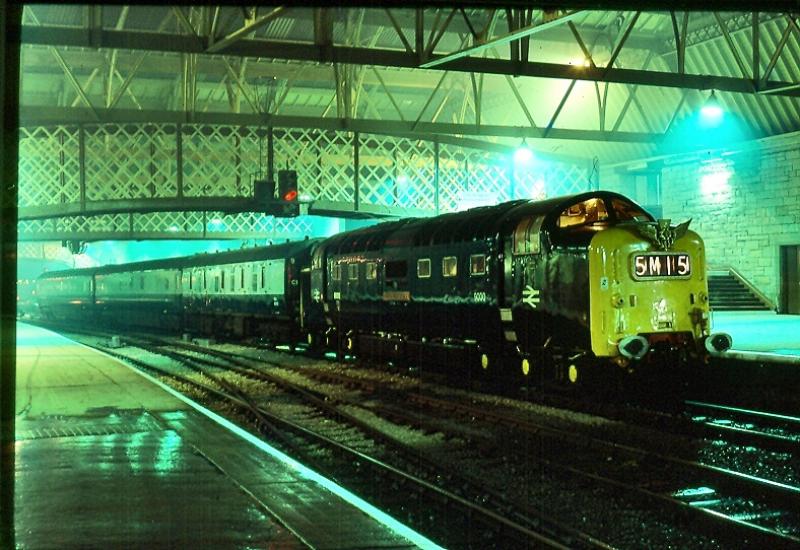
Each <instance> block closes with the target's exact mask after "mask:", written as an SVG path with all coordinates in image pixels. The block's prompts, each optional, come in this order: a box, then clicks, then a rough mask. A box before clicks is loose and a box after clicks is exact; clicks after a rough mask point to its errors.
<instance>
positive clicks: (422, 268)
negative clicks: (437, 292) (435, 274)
mask: <svg viewBox="0 0 800 550" xmlns="http://www.w3.org/2000/svg"><path fill="white" fill-rule="evenodd" d="M430 276H431V260H430V258H420V259H419V260H417V277H419V278H420V279H427V278H428V277H430Z"/></svg>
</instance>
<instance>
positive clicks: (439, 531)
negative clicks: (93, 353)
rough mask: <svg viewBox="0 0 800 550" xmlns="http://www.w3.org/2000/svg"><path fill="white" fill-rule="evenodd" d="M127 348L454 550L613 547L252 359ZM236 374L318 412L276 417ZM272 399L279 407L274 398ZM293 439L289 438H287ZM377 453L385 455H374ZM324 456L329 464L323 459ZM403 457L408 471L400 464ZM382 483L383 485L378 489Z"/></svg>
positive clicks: (188, 349) (162, 347)
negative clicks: (160, 363) (179, 368)
mask: <svg viewBox="0 0 800 550" xmlns="http://www.w3.org/2000/svg"><path fill="white" fill-rule="evenodd" d="M129 343H131V344H133V345H137V346H142V347H145V348H147V349H149V350H150V351H152V352H153V353H156V354H158V355H162V356H166V357H168V358H170V359H173V360H175V361H177V362H179V363H181V364H182V365H185V366H186V367H187V368H189V369H191V370H192V371H193V372H195V373H197V374H199V375H201V376H202V377H203V378H206V379H208V380H210V381H211V382H212V383H211V384H209V383H207V382H206V383H203V382H199V381H197V380H195V379H193V378H192V377H190V376H185V375H181V374H179V373H176V372H171V371H169V370H166V369H164V368H161V367H155V366H154V365H152V364H148V363H147V362H144V361H141V360H136V359H131V358H130V357H129V356H128V355H127V354H119V353H118V352H115V351H113V350H111V351H112V353H114V354H116V355H120V356H121V357H122V358H124V359H125V360H127V361H132V362H135V363H136V364H137V365H138V366H139V367H141V368H145V369H147V370H149V371H151V372H155V373H157V374H159V375H160V376H165V377H168V378H170V379H173V380H176V381H178V382H179V383H180V384H183V385H189V386H192V387H195V388H196V389H198V390H200V391H201V392H203V393H204V394H206V395H210V396H213V397H214V399H216V400H222V401H225V402H227V403H230V404H233V405H235V406H236V407H237V408H239V409H246V410H247V411H249V412H248V416H250V417H251V419H252V420H254V421H255V423H256V424H257V425H258V426H259V427H260V429H261V430H262V431H263V430H265V431H267V432H268V433H269V434H270V437H275V436H276V435H277V436H279V438H280V441H281V443H282V445H283V446H285V447H287V450H288V451H289V452H290V453H291V454H292V455H293V456H299V457H304V459H305V460H307V461H308V462H310V463H311V465H312V467H316V468H317V469H319V470H320V471H322V472H325V473H327V474H328V475H332V477H334V478H338V479H339V480H343V481H344V482H345V484H346V485H347V486H349V488H350V489H351V490H354V491H356V492H358V493H359V494H362V495H369V494H370V493H375V489H376V486H377V488H378V489H379V491H378V492H379V493H382V492H383V488H384V487H392V488H393V489H394V490H396V491H399V492H401V493H402V494H403V498H402V499H400V501H398V499H397V498H396V495H394V496H393V497H392V498H391V499H390V500H393V501H394V504H395V505H397V507H398V508H399V509H398V510H397V511H396V512H397V513H398V514H399V515H400V516H402V515H403V512H404V510H403V508H414V507H415V506H414V503H415V502H416V503H418V504H419V505H420V507H419V509H424V512H425V513H424V514H421V513H420V514H418V515H419V516H421V517H420V518H419V519H420V520H422V525H420V524H419V521H418V522H417V525H414V527H415V528H417V529H419V530H420V531H422V532H425V533H426V534H428V535H429V536H431V537H433V538H435V539H437V540H440V541H443V543H444V544H445V545H446V546H448V547H454V548H456V547H461V546H475V545H477V546H479V547H486V548H489V547H496V548H527V547H529V546H530V545H536V546H542V547H549V548H611V547H610V546H609V545H606V544H604V543H603V542H601V541H599V540H597V539H594V538H592V537H591V536H588V535H586V534H585V533H582V532H581V531H579V530H577V529H574V528H572V527H570V526H567V525H563V524H560V523H559V522H558V521H556V520H555V519H553V518H550V517H547V515H546V514H543V513H542V512H541V511H537V510H535V509H528V510H520V509H519V508H518V507H516V506H514V505H513V504H512V503H509V502H507V501H506V500H505V499H504V497H503V496H502V494H500V493H497V492H493V491H490V490H488V489H487V488H486V487H484V486H480V485H478V484H477V481H476V480H474V479H468V478H467V477H465V476H462V475H459V474H458V473H457V472H454V471H452V470H450V469H448V468H446V467H443V465H442V464H440V463H437V462H435V461H433V460H426V459H425V457H424V454H422V453H420V451H419V449H418V448H415V447H413V446H409V445H407V444H404V443H402V442H400V441H398V440H396V439H394V438H392V437H390V436H387V435H386V434H385V433H384V432H382V431H379V430H376V429H375V428H374V427H373V426H371V425H369V424H368V423H366V422H364V421H362V420H360V419H359V418H357V417H355V416H352V415H347V414H346V413H344V412H342V411H341V410H339V409H338V408H337V406H336V405H335V404H331V403H328V402H327V401H326V396H324V395H322V394H318V393H316V392H313V391H310V390H308V389H304V388H300V387H298V386H295V385H293V384H291V383H290V382H287V381H286V380H284V379H281V378H279V377H273V376H270V375H269V374H268V373H266V372H263V370H261V369H258V368H253V365H248V364H246V360H243V359H241V358H233V357H230V356H229V355H228V354H224V353H214V352H210V351H209V350H208V349H206V348H198V347H197V346H192V345H188V344H180V343H176V342H165V341H159V342H158V343H157V344H156V347H153V346H152V342H151V343H150V344H148V343H145V342H137V341H135V340H134V339H129ZM175 348H182V350H180V351H177V350H175ZM104 351H106V352H108V351H109V350H104ZM203 355H205V356H206V357H203ZM208 356H211V357H210V358H209V357H208ZM251 361H252V360H251ZM215 371H220V372H217V373H215ZM224 371H227V372H224ZM231 371H232V372H235V374H236V375H237V376H241V377H246V378H250V379H254V380H258V381H259V382H261V383H262V384H263V383H267V384H270V385H273V386H277V387H280V388H281V390H283V391H286V392H291V393H292V394H294V395H297V396H300V397H301V398H302V400H303V401H305V402H306V403H307V404H310V407H309V408H313V409H316V410H305V411H303V412H301V413H298V412H297V411H295V413H294V414H293V415H292V416H294V417H295V418H287V417H285V416H284V415H276V414H275V413H274V412H271V411H270V410H269V407H264V406H262V405H260V404H259V403H260V401H262V399H261V398H259V397H257V396H253V395H248V394H247V392H245V391H243V390H242V389H241V388H240V387H239V384H236V383H233V382H231V380H230V379H229V374H228V373H229V372H231ZM215 386H217V387H215ZM270 399H272V400H274V399H275V396H272V397H271V398H270ZM320 412H321V413H322V414H320ZM287 433H290V434H291V437H287V436H286V434H287ZM342 440H347V443H346V444H344V443H342V442H341V441H342ZM376 446H377V447H385V449H383V450H381V449H377V450H376V449H375V447H376ZM367 449H369V451H368V453H369V454H367ZM376 455H383V456H391V457H393V460H392V463H391V464H389V463H387V462H384V461H382V460H380V459H379V458H376ZM321 456H323V457H327V459H326V460H321V458H320V457H321ZM400 457H402V458H403V459H404V461H405V464H403V463H402V462H403V461H399V460H398V459H399V458H400ZM398 462H400V463H398ZM354 472H357V473H358V474H359V476H358V478H354V477H353V473H354ZM376 480H381V482H380V483H376ZM442 480H447V483H446V486H447V487H443V486H442V485H443V483H442ZM450 488H457V489H455V490H451V489H450ZM385 496H386V495H383V497H384V498H385ZM390 506H391V503H390ZM406 512H407V510H406ZM412 515H413V514H412ZM454 517H461V518H462V519H461V525H454V523H457V521H455V520H454ZM410 519H412V520H413V519H414V518H413V517H412V518H410ZM479 526H480V527H479ZM476 533H480V540H473V539H474V538H475V534H476ZM467 534H468V535H467ZM464 537H466V538H464Z"/></svg>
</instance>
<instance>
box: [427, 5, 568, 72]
mask: <svg viewBox="0 0 800 550" xmlns="http://www.w3.org/2000/svg"><path fill="white" fill-rule="evenodd" d="M581 13H583V11H580V10H579V11H574V10H573V11H570V12H566V13H564V14H563V15H561V16H558V17H556V18H554V19H552V20H550V21H547V22H543V23H539V24H536V25H528V26H526V27H524V28H521V29H517V30H515V31H512V32H509V33H507V34H505V35H502V36H498V37H496V38H493V39H490V40H487V41H485V42H482V43H479V44H475V45H473V46H472V47H470V48H465V49H462V50H459V51H457V52H453V53H451V54H449V55H445V56H442V57H439V58H436V59H433V60H431V61H428V62H425V63H421V64H420V68H423V69H430V68H432V67H436V66H438V65H442V64H444V63H449V62H451V61H455V60H457V59H463V58H465V57H472V55H473V54H478V53H481V52H483V51H485V50H487V49H489V48H491V47H492V46H499V45H501V44H507V43H509V42H514V41H516V40H519V39H520V38H523V37H526V36H530V35H532V34H535V33H537V32H541V31H543V30H547V29H550V28H552V27H555V26H558V25H561V24H563V23H566V22H567V21H570V20H572V19H574V18H575V17H577V16H578V15H580V14H581Z"/></svg>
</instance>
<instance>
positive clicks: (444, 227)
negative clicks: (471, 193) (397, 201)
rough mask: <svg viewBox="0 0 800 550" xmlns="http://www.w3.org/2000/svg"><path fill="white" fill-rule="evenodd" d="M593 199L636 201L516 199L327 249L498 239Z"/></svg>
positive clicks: (386, 227)
mask: <svg viewBox="0 0 800 550" xmlns="http://www.w3.org/2000/svg"><path fill="white" fill-rule="evenodd" d="M591 198H603V199H614V198H617V199H621V200H623V201H625V202H628V203H631V204H634V205H635V203H634V202H633V201H631V200H630V199H628V198H627V197H625V196H624V195H620V194H619V193H614V192H612V191H587V192H584V193H576V194H573V195H565V196H560V197H553V198H550V199H546V200H542V201H534V200H525V199H520V200H514V201H509V202H504V203H501V204H497V205H494V206H480V207H477V208H471V209H469V210H465V211H462V212H450V213H447V214H442V215H439V216H434V217H431V218H406V219H403V220H398V221H392V222H384V223H381V224H378V225H373V226H370V227H365V228H361V229H357V230H355V231H348V232H346V233H341V234H339V235H336V236H334V237H331V238H330V239H328V240H327V241H325V246H326V247H327V248H328V250H329V252H331V253H338V254H345V253H348V252H361V251H368V250H379V249H381V248H383V247H384V246H386V247H394V246H420V245H430V244H447V243H452V242H461V241H472V240H480V239H489V238H493V237H495V236H496V235H497V234H498V233H499V232H501V231H503V230H508V227H509V226H513V225H515V224H516V223H518V222H519V220H520V219H521V218H523V217H526V216H537V215H544V216H547V217H548V218H549V219H555V217H557V216H558V215H559V214H560V213H561V212H563V211H564V210H565V209H566V208H567V207H569V206H570V205H572V204H575V203H577V202H582V201H585V200H587V199H591Z"/></svg>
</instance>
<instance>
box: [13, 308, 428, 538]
mask: <svg viewBox="0 0 800 550" xmlns="http://www.w3.org/2000/svg"><path fill="white" fill-rule="evenodd" d="M16 403H17V420H16V474H15V488H14V490H15V531H16V533H15V539H16V540H15V541H14V543H15V545H16V546H17V547H21V548H117V547H126V548H164V547H168V548H285V549H290V548H307V547H311V548H329V549H335V548H376V549H380V548H392V549H404V548H416V547H435V545H434V544H433V543H431V542H430V541H428V540H427V539H425V538H424V537H422V536H421V535H419V534H417V533H415V532H414V531H412V530H411V529H409V528H407V527H406V526H404V525H402V524H400V523H398V522H397V521H395V520H393V519H392V518H391V517H388V516H386V515H385V514H383V513H382V512H380V511H379V510H377V509H375V508H373V507H371V506H370V505H369V504H368V503H365V502H363V501H362V500H361V499H359V498H358V497H356V496H355V495H352V494H350V493H348V492H347V491H346V490H345V489H343V488H341V487H339V486H337V485H336V484H335V483H333V482H332V481H330V480H327V479H325V478H322V477H321V476H319V474H316V473H315V472H313V471H311V470H309V469H307V468H305V467H304V466H303V465H301V464H299V463H297V462H295V461H293V460H292V459H291V458H289V457H286V456H285V455H282V454H281V453H280V451H278V450H277V449H274V448H272V447H270V446H268V445H266V444H264V443H263V442H259V441H257V440H255V438H252V436H249V434H247V433H245V432H243V431H242V430H240V429H238V428H237V427H235V426H233V425H232V424H230V423H228V422H227V421H226V420H225V419H223V418H221V417H218V416H216V415H215V414H214V413H213V412H211V411H208V410H206V409H204V408H203V407H201V406H200V405H198V404H196V403H193V402H191V401H189V400H188V399H186V398H184V397H182V396H180V395H178V394H177V393H176V392H174V391H173V390H171V389H169V388H166V386H163V385H162V384H161V383H160V382H158V381H157V380H155V379H153V378H151V377H149V376H147V375H145V374H142V373H140V372H138V371H136V370H134V369H133V368H131V367H128V366H127V365H125V364H123V363H121V362H119V361H117V360H115V359H113V358H111V357H110V356H107V355H104V354H102V353H100V352H98V351H96V350H93V349H91V348H87V347H85V346H83V345H81V344H78V343H76V342H73V341H71V340H68V339H67V338H64V337H62V336H60V335H57V334H55V333H53V332H50V331H47V330H44V329H42V328H39V327H34V326H31V325H26V324H23V323H19V324H18V326H17V397H16Z"/></svg>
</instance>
